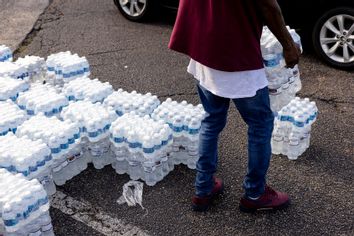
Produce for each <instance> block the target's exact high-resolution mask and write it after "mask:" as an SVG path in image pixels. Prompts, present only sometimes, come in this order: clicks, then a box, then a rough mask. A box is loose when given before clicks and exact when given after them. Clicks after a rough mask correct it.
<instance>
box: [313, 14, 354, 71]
mask: <svg viewBox="0 0 354 236" xmlns="http://www.w3.org/2000/svg"><path fill="white" fill-rule="evenodd" d="M349 29H351V30H349ZM312 42H313V46H314V49H315V51H316V53H317V54H318V55H319V56H320V58H321V59H323V61H324V62H326V63H328V64H329V65H331V66H333V67H336V68H339V69H344V70H353V69H354V9H351V8H345V7H344V8H343V7H342V8H336V9H332V10H330V11H328V12H326V13H325V14H324V15H322V17H321V18H320V19H319V20H318V21H317V22H316V24H315V26H314V30H313V33H312Z"/></svg>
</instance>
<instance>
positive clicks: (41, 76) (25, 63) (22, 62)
mask: <svg viewBox="0 0 354 236" xmlns="http://www.w3.org/2000/svg"><path fill="white" fill-rule="evenodd" d="M15 64H16V65H19V66H20V67H24V68H26V70H27V72H28V76H29V80H30V81H31V82H35V81H39V82H43V81H44V80H45V75H46V71H47V68H46V63H45V60H44V58H42V57H37V56H25V57H22V58H18V59H17V61H16V62H15Z"/></svg>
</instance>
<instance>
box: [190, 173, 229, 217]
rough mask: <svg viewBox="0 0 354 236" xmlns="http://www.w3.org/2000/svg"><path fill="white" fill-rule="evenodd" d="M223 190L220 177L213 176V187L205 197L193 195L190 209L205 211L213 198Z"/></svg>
mask: <svg viewBox="0 0 354 236" xmlns="http://www.w3.org/2000/svg"><path fill="white" fill-rule="evenodd" d="M223 192H224V183H223V181H222V180H221V179H219V178H215V177H214V187H213V190H212V191H211V193H210V194H208V195H207V196H205V197H198V196H194V197H193V198H192V209H193V210H194V211H207V210H208V209H209V207H210V205H211V204H212V203H213V200H214V199H215V198H216V197H217V196H218V195H220V194H222V193H223Z"/></svg>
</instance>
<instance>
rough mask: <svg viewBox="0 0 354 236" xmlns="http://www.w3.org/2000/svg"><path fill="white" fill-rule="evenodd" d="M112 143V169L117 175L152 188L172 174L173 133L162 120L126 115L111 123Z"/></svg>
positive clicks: (133, 114) (134, 114)
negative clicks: (113, 160) (171, 150)
mask: <svg viewBox="0 0 354 236" xmlns="http://www.w3.org/2000/svg"><path fill="white" fill-rule="evenodd" d="M110 140H111V142H112V150H113V152H114V154H115V156H116V160H115V162H114V163H113V164H112V167H113V168H114V169H115V170H116V172H117V173H118V174H124V173H127V174H128V175H129V176H130V178H131V179H133V180H138V179H141V180H144V181H145V182H146V184H147V185H149V186H153V185H155V184H156V183H157V182H159V181H161V180H162V179H163V178H164V177H165V176H166V175H167V174H168V173H169V172H170V171H171V170H172V168H171V163H170V164H169V160H168V153H169V152H170V149H171V145H172V130H171V128H170V127H169V126H168V125H167V124H165V122H164V121H162V120H160V121H154V120H153V119H151V118H150V117H149V116H148V115H145V116H144V117H141V116H139V115H138V114H136V113H135V112H134V111H133V112H131V113H126V114H124V115H122V116H121V117H119V118H118V119H117V120H115V121H114V122H113V123H112V125H111V128H110Z"/></svg>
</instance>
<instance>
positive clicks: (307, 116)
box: [271, 97, 318, 160]
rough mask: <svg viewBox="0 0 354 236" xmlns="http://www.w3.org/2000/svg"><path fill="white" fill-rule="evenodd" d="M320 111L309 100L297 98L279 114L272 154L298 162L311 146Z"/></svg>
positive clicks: (273, 138) (276, 120) (274, 131)
mask: <svg viewBox="0 0 354 236" xmlns="http://www.w3.org/2000/svg"><path fill="white" fill-rule="evenodd" d="M317 114H318V110H317V107H316V104H315V103H314V102H310V100H309V99H308V98H305V99H300V98H299V97H295V98H294V99H293V100H291V101H290V102H289V104H288V105H287V106H285V107H283V108H282V109H281V110H280V111H279V112H278V114H277V117H276V119H275V125H274V130H273V135H272V141H271V144H272V153H274V154H284V155H286V156H288V158H289V159H290V160H296V159H297V158H298V157H299V156H300V155H301V154H302V153H303V152H305V150H306V149H307V148H308V147H309V146H310V137H311V125H312V124H313V121H314V120H315V119H316V117H317Z"/></svg>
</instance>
